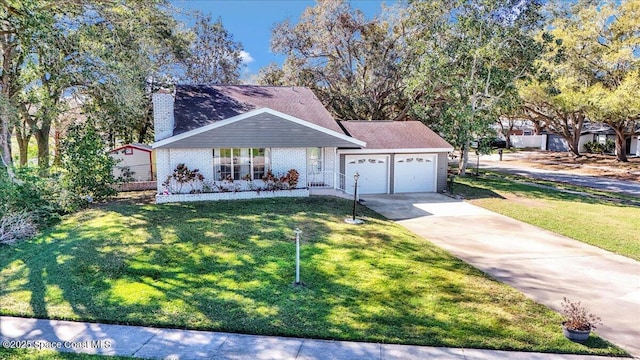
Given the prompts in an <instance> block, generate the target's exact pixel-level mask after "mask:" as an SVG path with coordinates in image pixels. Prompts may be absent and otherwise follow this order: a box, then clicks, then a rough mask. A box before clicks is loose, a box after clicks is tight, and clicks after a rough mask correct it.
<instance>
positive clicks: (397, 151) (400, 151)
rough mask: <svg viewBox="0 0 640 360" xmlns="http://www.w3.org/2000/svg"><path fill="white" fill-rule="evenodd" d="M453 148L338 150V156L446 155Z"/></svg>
mask: <svg viewBox="0 0 640 360" xmlns="http://www.w3.org/2000/svg"><path fill="white" fill-rule="evenodd" d="M452 151H453V148H422V149H367V148H364V149H338V154H340V155H347V154H413V153H420V154H423V153H444V152H447V153H448V152H452Z"/></svg>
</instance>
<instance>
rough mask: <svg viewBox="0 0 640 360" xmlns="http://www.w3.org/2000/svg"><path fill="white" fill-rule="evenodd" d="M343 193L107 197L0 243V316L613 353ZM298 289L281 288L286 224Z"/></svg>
mask: <svg viewBox="0 0 640 360" xmlns="http://www.w3.org/2000/svg"><path fill="white" fill-rule="evenodd" d="M350 211H351V202H349V201H345V200H340V199H335V198H305V199H265V200H254V201H233V202H215V203H189V204H169V205H127V204H111V205H107V206H103V207H99V208H94V209H90V210H87V211H83V212H80V213H78V214H75V215H73V216H69V217H68V218H66V219H64V221H62V223H60V224H59V225H57V226H56V227H54V228H52V229H50V230H49V231H48V232H46V233H45V234H43V235H42V236H40V237H38V238H37V239H35V240H33V241H29V242H25V243H22V244H20V245H17V246H12V247H7V246H5V247H1V248H0V254H1V255H2V256H1V257H0V313H2V314H5V315H17V316H36V317H43V318H60V319H73V320H88V321H101V322H108V323H120V324H135V325H151V326H165V327H180V328H190V329H204V330H218V331H230V332H241V333H249V334H267V335H282V336H298V337H311V338H324V339H341V340H356V341H372V342H384V343H399V344H419V345H432V346H450V347H471V348H491V349H516V350H525V351H546V352H562V353H564V352H569V353H593V354H616V355H619V354H623V353H624V352H623V351H622V350H620V349H618V348H615V347H614V346H612V345H611V344H608V343H607V342H605V341H603V340H601V339H599V338H597V337H592V338H591V339H590V340H589V342H588V343H587V345H586V346H585V345H579V344H575V343H572V342H570V341H568V340H566V339H565V338H564V337H563V336H562V334H561V332H560V326H559V323H560V320H561V319H560V316H559V315H557V314H556V313H554V312H552V311H550V310H548V309H547V308H545V307H544V306H542V305H539V304H536V303H534V302H532V301H530V300H528V299H527V298H526V297H525V296H523V295H522V294H520V293H519V292H517V291H516V290H514V289H512V288H510V287H508V286H506V285H503V284H501V283H499V282H497V281H494V280H492V279H490V278H488V277H487V276H485V275H484V274H483V273H482V272H480V271H478V270H476V269H474V268H473V267H471V266H469V265H467V264H465V263H464V262H462V261H460V260H458V259H456V258H454V257H452V256H451V255H449V254H447V253H446V252H444V251H443V250H441V249H439V248H437V247H435V246H434V245H432V244H431V243H429V242H427V241H425V240H423V239H421V238H419V237H417V236H415V235H413V234H412V233H410V232H408V231H407V230H405V229H403V228H402V227H400V226H398V225H396V224H394V223H393V222H390V221H387V220H385V219H383V218H382V217H381V216H379V215H378V214H376V213H373V212H370V211H367V210H366V209H363V212H364V214H365V215H366V216H368V220H367V222H366V224H365V225H361V226H352V225H347V224H345V223H344V222H343V219H344V218H345V217H347V216H348V214H349V213H350ZM296 227H299V228H300V229H301V230H302V231H303V234H302V239H303V245H302V256H301V257H302V271H301V272H302V280H303V281H304V282H305V283H306V286H305V287H303V288H299V287H294V286H292V281H293V280H294V254H295V245H294V242H293V241H292V240H293V239H294V232H293V229H294V228H296Z"/></svg>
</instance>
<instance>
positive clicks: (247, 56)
mask: <svg viewBox="0 0 640 360" xmlns="http://www.w3.org/2000/svg"><path fill="white" fill-rule="evenodd" d="M240 59H242V62H243V63H245V64H248V63H250V62H253V57H251V54H249V53H248V52H246V51H244V50H241V51H240Z"/></svg>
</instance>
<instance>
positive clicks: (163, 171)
mask: <svg viewBox="0 0 640 360" xmlns="http://www.w3.org/2000/svg"><path fill="white" fill-rule="evenodd" d="M155 152H156V182H157V183H158V194H161V193H162V192H163V191H164V187H163V186H162V183H163V182H164V181H165V180H166V179H167V176H168V175H169V174H171V172H172V171H173V169H172V168H171V163H169V149H156V150H155Z"/></svg>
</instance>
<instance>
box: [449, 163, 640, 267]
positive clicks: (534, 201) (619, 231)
mask: <svg viewBox="0 0 640 360" xmlns="http://www.w3.org/2000/svg"><path fill="white" fill-rule="evenodd" d="M563 187H565V188H568V189H570V190H572V191H578V190H580V191H583V192H585V193H588V194H591V196H589V195H579V194H570V193H566V192H560V191H555V190H552V189H548V188H541V187H537V186H532V185H527V184H522V183H519V182H516V181H514V177H513V176H507V175H504V174H498V173H493V172H481V176H480V177H474V176H468V177H464V178H456V184H455V186H454V192H455V193H457V194H462V195H463V196H464V197H465V198H466V199H469V200H470V201H471V202H472V203H473V204H475V205H478V206H481V207H484V208H486V209H489V210H491V211H495V212H497V213H500V214H503V215H506V216H509V217H511V218H514V219H518V220H520V221H524V222H526V223H529V224H532V225H536V226H539V227H541V228H543V229H547V230H550V231H553V232H556V233H559V234H562V235H565V236H568V237H570V238H573V239H576V240H579V241H582V242H585V243H588V244H591V245H594V246H598V247H600V248H603V249H605V250H609V251H611V252H614V253H616V254H620V255H624V256H627V257H630V258H632V259H635V260H640V221H638V219H640V206H638V203H639V202H640V199H637V198H633V197H631V196H624V195H618V194H611V195H610V196H605V194H604V193H602V192H594V191H592V190H589V189H581V188H579V187H576V186H567V185H563Z"/></svg>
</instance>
